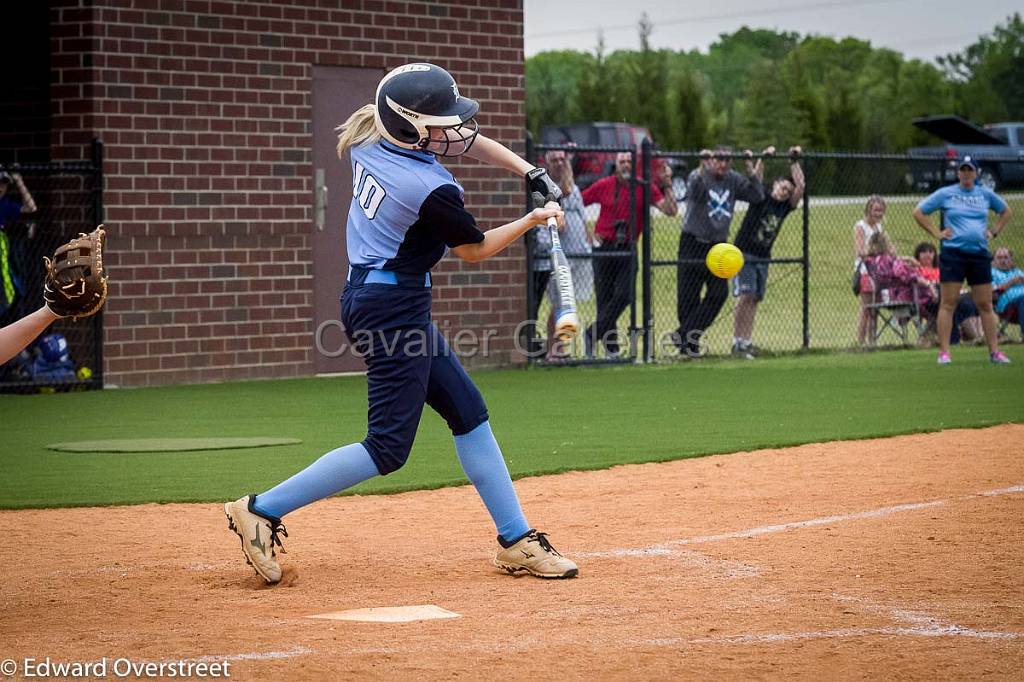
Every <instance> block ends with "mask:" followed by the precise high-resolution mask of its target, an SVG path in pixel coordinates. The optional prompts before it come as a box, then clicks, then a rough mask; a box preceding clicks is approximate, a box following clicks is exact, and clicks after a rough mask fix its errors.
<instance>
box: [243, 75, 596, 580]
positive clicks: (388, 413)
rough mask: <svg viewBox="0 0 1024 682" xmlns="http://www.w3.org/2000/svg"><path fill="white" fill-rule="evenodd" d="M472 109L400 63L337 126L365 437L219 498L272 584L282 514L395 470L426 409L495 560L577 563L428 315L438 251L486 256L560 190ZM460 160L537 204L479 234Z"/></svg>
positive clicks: (348, 292)
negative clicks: (514, 178) (536, 517)
mask: <svg viewBox="0 0 1024 682" xmlns="http://www.w3.org/2000/svg"><path fill="white" fill-rule="evenodd" d="M478 110H479V105H478V104H477V102H475V101H474V100H471V99H468V98H466V97H462V96H461V95H460V94H459V90H458V87H457V86H456V84H455V80H454V79H453V78H452V77H451V75H450V74H449V73H448V72H447V71H445V70H444V69H442V68H440V67H438V66H435V65H433V64H407V65H405V66H401V67H399V68H397V69H394V70H393V71H391V72H390V73H388V74H387V75H386V76H384V78H383V79H382V80H381V82H380V84H379V85H378V86H377V95H376V102H375V103H374V104H368V105H366V106H364V107H362V108H361V109H359V110H358V111H356V112H355V113H354V114H352V116H350V117H349V119H348V120H347V121H346V122H345V123H344V124H343V125H341V126H339V128H338V131H339V139H338V155H339V157H342V156H343V154H344V152H345V150H346V149H349V150H351V157H352V178H353V180H352V182H353V199H352V204H351V207H350V209H349V214H348V224H347V227H346V238H347V246H348V259H349V263H350V271H349V275H348V282H347V284H346V286H345V289H344V292H343V294H342V297H341V316H342V317H341V319H342V322H343V323H344V325H345V330H346V334H347V335H348V337H349V340H350V341H351V342H352V343H353V344H354V345H355V348H356V349H357V350H358V351H359V352H360V353H361V354H362V355H363V356H364V357H365V359H366V364H367V388H368V392H369V428H368V432H367V435H366V438H365V439H363V441H362V442H359V443H352V444H351V445H346V446H344V447H341V448H338V449H336V450H332V451H331V452H328V453H327V454H325V455H323V456H322V457H320V459H318V460H317V461H315V462H313V463H312V464H311V465H309V466H308V467H307V468H306V469H304V470H302V471H300V472H299V473H297V474H295V475H294V476H292V477H291V478H289V479H288V480H286V481H284V482H283V483H280V484H278V485H277V486H275V487H273V488H271V489H270V490H268V491H266V492H263V493H260V494H258V495H246V496H245V497H243V498H241V499H239V500H236V501H234V502H229V503H228V504H226V505H225V506H224V511H225V513H226V514H227V517H228V526H229V527H230V528H231V529H232V530H233V531H235V533H237V534H238V536H239V537H240V538H241V541H242V551H243V552H244V553H245V556H246V559H247V561H248V562H249V563H250V564H251V565H252V566H253V568H255V569H256V572H257V573H258V574H259V575H261V576H262V577H263V578H264V579H265V580H266V581H267V582H268V583H275V582H278V581H279V580H280V579H281V567H280V566H279V565H278V562H277V559H276V552H275V549H274V546H275V544H276V545H277V546H280V545H281V541H280V538H279V537H278V536H279V534H283V535H285V536H286V537H287V535H288V534H287V531H286V530H285V528H284V526H283V525H282V523H281V518H282V517H284V516H285V515H286V514H288V513H289V512H291V511H293V510H295V509H298V508H299V507H302V506H305V505H307V504H310V503H312V502H314V501H316V500H319V499H321V498H324V497H327V496H329V495H333V494H335V493H338V492H340V491H342V490H345V489H347V488H350V487H351V486H354V485H356V484H357V483H360V482H362V481H365V480H367V479H369V478H372V477H373V476H378V475H386V474H389V473H391V472H392V471H395V470H397V469H398V468H399V467H401V466H402V465H403V464H405V461H406V459H407V458H408V456H409V451H410V450H411V449H412V444H413V439H414V438H415V436H416V429H417V427H418V425H419V421H420V414H421V412H422V411H423V405H424V404H427V405H429V406H430V407H431V408H433V409H434V410H435V411H436V412H437V413H438V414H440V415H441V416H442V417H443V418H444V419H445V421H447V423H448V426H449V428H450V429H451V431H452V435H453V436H454V438H455V451H456V453H457V455H458V458H459V462H460V464H461V465H462V469H463V471H465V473H466V476H467V477H468V478H469V480H470V481H471V482H472V483H473V485H474V486H475V487H476V490H477V493H478V494H479V495H480V497H481V498H482V500H483V503H484V505H485V506H486V507H487V510H488V512H490V515H491V518H492V519H493V520H494V524H495V526H496V527H497V531H498V543H499V544H500V545H501V548H500V550H499V551H498V552H497V554H496V555H495V557H494V564H495V565H496V566H498V567H499V568H502V569H504V570H506V571H508V572H509V573H511V574H515V573H519V572H526V573H529V574H532V575H535V576H539V577H542V578H571V577H574V576H575V575H576V574H577V567H576V564H575V563H573V562H572V561H570V560H569V559H567V558H565V557H563V556H562V555H561V554H559V553H558V552H557V551H556V550H555V548H554V547H552V546H551V544H550V543H549V542H548V540H547V537H546V535H545V534H544V533H539V532H537V531H536V530H535V529H533V528H531V527H530V525H529V524H528V523H527V521H526V517H525V516H524V515H523V512H522V509H521V508H520V506H519V500H518V498H517V496H516V492H515V489H514V488H513V486H512V480H511V478H510V477H509V474H508V469H507V468H506V466H505V460H504V459H503V457H502V454H501V450H500V449H499V448H498V443H497V442H496V441H495V438H494V435H493V433H492V432H491V426H490V423H489V421H488V414H487V406H486V405H485V404H484V400H483V397H482V396H481V395H480V391H478V390H477V388H476V386H475V385H474V384H473V381H472V380H471V379H470V378H469V376H468V375H467V374H466V372H465V370H464V369H463V368H462V366H461V365H460V363H459V361H458V358H457V357H456V356H455V355H453V354H452V352H451V350H450V349H449V347H448V344H447V342H446V341H445V339H444V337H443V336H441V334H440V332H439V331H438V329H437V327H436V326H434V325H433V324H432V323H431V320H430V306H431V290H430V285H431V281H430V269H431V268H432V267H433V266H434V265H435V264H436V263H437V262H438V261H439V260H441V258H442V257H443V256H444V255H445V253H446V251H447V250H449V249H450V250H451V251H452V253H454V254H455V255H456V256H458V257H459V258H462V259H464V260H467V261H470V262H478V261H482V260H485V259H487V258H490V257H491V256H493V255H495V254H496V253H498V252H499V251H501V250H502V249H504V248H505V247H506V246H508V245H509V244H511V243H513V242H514V241H515V240H516V239H518V238H519V237H521V236H522V235H523V234H525V233H526V232H527V231H528V230H530V229H531V228H533V227H535V226H537V225H544V224H545V223H546V221H547V219H548V218H549V217H552V216H554V217H556V218H557V219H558V220H561V219H562V212H561V210H559V208H558V205H557V204H556V203H552V201H551V200H557V199H558V198H559V196H560V194H561V193H560V192H559V190H558V187H557V186H556V185H555V184H554V182H552V181H551V180H550V178H548V176H547V175H546V173H545V172H544V171H543V169H539V168H534V167H533V166H532V165H530V164H529V163H527V162H526V161H524V160H523V159H521V158H519V157H518V156H516V155H515V154H514V153H512V152H511V151H510V150H508V149H506V148H505V147H503V146H502V145H500V144H499V143H497V142H495V141H493V140H490V139H488V138H486V137H484V136H483V135H480V134H479V133H478V125H477V122H476V119H475V118H474V117H475V116H476V113H477V111H478ZM460 154H468V155H469V156H471V157H473V158H475V159H477V160H480V161H483V162H485V163H488V164H490V165H493V166H497V167H499V168H504V169H506V170H509V171H511V172H514V173H519V174H521V175H525V176H526V177H527V180H528V182H529V184H530V188H531V190H533V191H535V192H537V193H539V194H540V195H542V196H543V197H546V198H547V199H548V203H547V205H546V206H545V207H543V208H537V209H535V210H533V211H531V212H530V213H529V214H527V215H525V216H524V217H522V218H520V219H518V220H515V221H513V222H511V223H508V224H506V225H502V226H500V227H497V228H494V229H492V230H489V231H487V232H486V233H484V232H481V231H480V230H479V229H478V228H477V224H476V220H475V219H474V218H473V216H472V215H470V214H469V213H468V212H467V211H466V209H465V207H464V205H463V190H462V187H461V186H460V185H459V183H458V182H456V181H455V179H454V177H452V174H451V173H449V172H448V171H447V170H446V169H445V168H444V166H442V165H441V164H440V163H439V162H438V161H437V158H436V157H438V156H458V155H460ZM424 341H425V343H424ZM424 349H426V350H424Z"/></svg>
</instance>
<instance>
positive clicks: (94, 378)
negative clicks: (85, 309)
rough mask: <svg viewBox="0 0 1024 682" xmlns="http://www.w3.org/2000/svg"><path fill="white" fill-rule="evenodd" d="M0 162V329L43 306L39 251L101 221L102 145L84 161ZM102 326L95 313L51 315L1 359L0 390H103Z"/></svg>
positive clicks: (44, 252)
mask: <svg viewBox="0 0 1024 682" xmlns="http://www.w3.org/2000/svg"><path fill="white" fill-rule="evenodd" d="M0 165H2V171H0V188H4V189H5V191H4V194H3V196H2V197H0V222H2V226H0V327H2V326H6V325H8V324H11V323H12V322H14V321H16V320H18V319H20V318H22V317H24V316H25V315H28V314H29V313H31V312H34V311H36V310H38V309H39V308H41V307H42V306H43V279H44V275H45V266H44V263H43V257H44V256H49V257H52V256H53V252H54V250H56V248H57V247H58V246H60V245H61V244H64V243H65V242H67V241H68V240H69V239H71V238H72V237H74V236H77V235H78V234H79V233H81V232H91V231H92V230H93V229H94V228H95V227H96V226H97V225H98V224H100V223H101V222H102V220H103V203H102V187H103V178H102V171H101V169H102V146H101V145H100V143H99V142H96V143H95V144H94V145H93V159H92V160H91V161H89V162H82V163H38V164H0ZM5 180H7V181H8V182H4V181H5ZM32 204H35V207H36V210H35V211H31V210H30V209H31V207H32ZM102 324H103V322H102V311H101V312H100V313H99V314H97V315H94V316H92V317H90V318H87V319H84V320H79V321H77V322H74V321H72V320H69V319H63V320H58V321H57V322H55V323H54V324H53V325H52V326H51V327H50V328H49V329H47V330H46V331H45V332H44V333H43V334H41V335H40V337H39V338H38V339H36V340H35V341H34V342H33V343H31V344H29V346H28V348H26V349H25V350H24V351H22V352H21V353H20V354H19V355H17V356H15V357H14V358H13V359H11V360H10V361H8V362H7V363H5V364H4V365H0V392H3V393H39V392H52V391H66V390H79V389H87V388H102V386H103V352H102V337H103V333H102Z"/></svg>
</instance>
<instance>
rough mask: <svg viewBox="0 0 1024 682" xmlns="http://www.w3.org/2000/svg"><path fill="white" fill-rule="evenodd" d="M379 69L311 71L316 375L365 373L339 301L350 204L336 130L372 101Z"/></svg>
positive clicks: (348, 180)
mask: <svg viewBox="0 0 1024 682" xmlns="http://www.w3.org/2000/svg"><path fill="white" fill-rule="evenodd" d="M383 75H384V72H383V70H381V69H356V68H349V67H340V66H314V67H313V191H314V196H313V202H314V203H313V306H314V308H313V319H314V323H315V326H314V330H315V331H316V350H315V352H314V358H315V360H314V367H315V369H316V372H317V373H318V374H324V373H332V372H354V371H361V370H363V369H365V365H364V363H363V361H362V360H361V359H359V358H358V357H355V356H354V355H353V354H352V352H351V351H350V350H345V351H344V352H340V351H341V350H342V348H343V346H344V345H345V336H344V334H343V333H342V330H341V321H340V318H341V306H340V304H339V298H340V295H341V289H342V287H343V286H344V284H345V276H346V274H347V273H348V254H347V252H346V250H345V222H346V219H347V217H348V207H349V203H350V202H351V201H352V170H351V167H350V165H349V160H348V158H347V155H346V158H345V159H344V160H341V159H338V155H337V152H336V151H335V148H336V146H337V142H338V137H337V133H335V132H334V129H335V128H336V127H337V126H338V125H340V124H341V123H344V122H345V119H347V118H348V117H349V115H350V114H351V113H352V112H353V111H355V110H356V109H358V108H359V107H361V106H363V105H364V104H368V103H370V102H372V101H373V96H374V94H375V92H376V90H377V83H378V82H379V81H380V79H381V77H382V76H383Z"/></svg>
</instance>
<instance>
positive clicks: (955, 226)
mask: <svg viewBox="0 0 1024 682" xmlns="http://www.w3.org/2000/svg"><path fill="white" fill-rule="evenodd" d="M957 177H958V179H959V182H958V183H957V184H955V185H950V186H948V187H942V188H941V189H938V190H936V191H935V192H933V193H932V194H931V195H929V196H928V197H927V198H926V199H924V200H923V201H922V202H921V203H919V204H918V205H917V207H916V208H915V209H914V212H913V216H914V220H916V221H917V223H918V225H920V226H921V227H922V228H923V229H924V230H925V231H926V232H927V233H928V234H930V235H931V236H932V237H934V238H935V239H938V240H940V242H941V244H942V252H941V254H940V255H939V279H940V281H941V284H940V288H941V294H940V298H941V303H940V307H939V319H938V327H939V357H938V363H939V364H940V365H948V364H949V363H950V362H952V359H951V358H950V355H949V343H950V335H951V334H952V327H953V313H954V311H955V309H956V305H957V297H958V295H959V293H960V285H961V284H963V281H964V279H965V278H966V279H967V284H968V285H969V286H970V287H971V296H972V297H973V298H974V304H975V305H976V306H977V307H978V312H979V313H980V315H981V325H982V328H983V329H984V331H985V340H986V341H987V342H988V350H989V358H990V359H991V361H992V362H994V363H996V364H1001V365H1005V364H1009V362H1010V359H1009V358H1007V357H1006V355H1005V354H1003V352H1002V351H1001V350H999V339H998V326H999V323H998V320H997V318H996V314H995V311H994V310H993V309H992V256H991V255H990V254H989V250H988V242H989V240H990V239H993V238H995V237H996V236H998V235H999V233H1000V232H1002V231H1003V228H1004V227H1005V226H1006V223H1007V221H1009V219H1010V215H1011V214H1012V213H1013V212H1012V211H1011V210H1010V207H1009V206H1007V204H1006V202H1005V201H1003V200H1002V199H1001V198H1000V197H999V196H998V195H997V194H996V193H995V192H993V191H992V190H990V189H988V188H987V187H979V186H978V185H977V184H976V182H975V181H976V180H977V177H978V166H977V165H976V164H975V162H974V159H973V158H972V157H971V156H969V155H968V156H964V157H963V158H962V159H960V163H959V164H958V166H957ZM940 209H941V210H942V213H943V216H944V218H945V221H946V224H947V225H948V227H945V228H943V229H942V230H941V231H940V230H939V229H938V228H936V227H935V225H934V224H932V221H931V219H930V218H928V214H930V213H934V212H935V211H937V210H940ZM989 209H991V210H993V211H995V212H996V213H998V214H999V219H998V220H997V221H996V224H995V225H993V226H992V228H991V229H989V227H988V212H989Z"/></svg>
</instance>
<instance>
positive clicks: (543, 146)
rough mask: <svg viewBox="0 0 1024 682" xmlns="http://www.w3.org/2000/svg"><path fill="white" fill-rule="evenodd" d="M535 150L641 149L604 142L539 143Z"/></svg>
mask: <svg viewBox="0 0 1024 682" xmlns="http://www.w3.org/2000/svg"><path fill="white" fill-rule="evenodd" d="M533 149H534V151H539V152H550V151H566V152H630V153H635V154H639V153H640V151H639V150H638V149H636V148H635V147H633V146H631V145H625V146H622V145H614V146H613V145H604V144H539V143H535V144H534V145H533Z"/></svg>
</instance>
